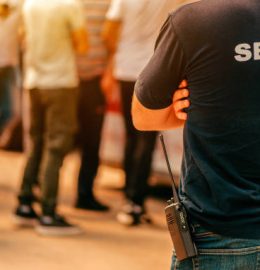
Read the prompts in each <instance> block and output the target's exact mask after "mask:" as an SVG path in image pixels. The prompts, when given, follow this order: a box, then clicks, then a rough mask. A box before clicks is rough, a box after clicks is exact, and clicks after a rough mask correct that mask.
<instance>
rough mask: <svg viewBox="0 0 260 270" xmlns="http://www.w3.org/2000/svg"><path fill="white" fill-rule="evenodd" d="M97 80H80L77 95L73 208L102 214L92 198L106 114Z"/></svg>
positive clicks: (102, 206)
mask: <svg viewBox="0 0 260 270" xmlns="http://www.w3.org/2000/svg"><path fill="white" fill-rule="evenodd" d="M100 81H101V78H100V77H96V78H94V79H92V80H89V81H81V83H80V94H79V110H78V117H79V139H80V147H81V149H80V150H81V165H80V170H79V176H78V197H77V202H76V207H78V208H82V209H89V210H97V211H105V210H107V209H108V207H107V206H105V205H103V204H101V203H100V202H98V201H97V200H96V199H95V196H94V190H93V189H94V179H95V177H96V175H97V170H98V166H99V147H100V141H101V131H102V125H103V120H104V113H105V105H106V104H105V98H104V95H103V93H102V90H101V88H100Z"/></svg>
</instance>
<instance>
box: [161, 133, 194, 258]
mask: <svg viewBox="0 0 260 270" xmlns="http://www.w3.org/2000/svg"><path fill="white" fill-rule="evenodd" d="M159 137H160V140H161V144H162V147H163V152H164V155H165V159H166V163H167V167H168V171H169V174H170V177H171V180H172V190H173V197H172V198H171V199H170V200H169V201H168V202H167V203H168V205H167V206H166V208H165V214H166V220H167V224H168V229H169V231H170V235H171V238H172V242H173V246H174V249H175V252H176V257H177V259H178V260H179V261H182V260H185V259H188V258H190V257H194V256H197V255H198V252H197V249H196V246H195V244H194V242H193V241H192V237H191V233H190V226H189V223H188V219H187V213H186V210H185V208H184V206H183V204H182V203H181V202H180V200H179V196H178V193H177V190H176V187H175V183H174V178H173V174H172V171H171V167H170V162H169V159H168V155H167V151H166V147H165V143H164V139H163V135H162V134H160V136H159Z"/></svg>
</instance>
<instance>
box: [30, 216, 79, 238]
mask: <svg viewBox="0 0 260 270" xmlns="http://www.w3.org/2000/svg"><path fill="white" fill-rule="evenodd" d="M39 222H40V223H39V225H38V226H36V228H35V230H36V232H38V233H39V234H41V235H45V236H66V235H78V234H81V233H83V230H82V229H80V228H79V227H77V226H75V225H72V224H70V223H68V222H67V221H66V220H65V218H63V217H62V216H60V215H57V214H54V215H52V216H41V217H40V218H39Z"/></svg>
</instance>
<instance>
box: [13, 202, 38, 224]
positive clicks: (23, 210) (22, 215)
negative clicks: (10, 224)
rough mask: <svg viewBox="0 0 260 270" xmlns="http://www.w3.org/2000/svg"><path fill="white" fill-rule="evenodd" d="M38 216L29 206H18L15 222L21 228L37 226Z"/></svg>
mask: <svg viewBox="0 0 260 270" xmlns="http://www.w3.org/2000/svg"><path fill="white" fill-rule="evenodd" d="M38 218H39V217H38V215H37V214H36V212H35V211H34V210H33V208H32V206H31V205H29V204H20V205H18V207H17V209H16V211H15V213H14V215H13V220H14V222H15V224H16V225H19V226H35V225H36V224H37V223H38Z"/></svg>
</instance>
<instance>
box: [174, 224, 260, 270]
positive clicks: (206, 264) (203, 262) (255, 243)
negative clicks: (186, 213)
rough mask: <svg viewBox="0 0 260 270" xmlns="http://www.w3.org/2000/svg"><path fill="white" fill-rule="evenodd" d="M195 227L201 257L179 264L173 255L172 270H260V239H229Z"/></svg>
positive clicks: (198, 226) (196, 241)
mask: <svg viewBox="0 0 260 270" xmlns="http://www.w3.org/2000/svg"><path fill="white" fill-rule="evenodd" d="M193 226H194V230H195V233H194V241H195V244H196V246H197V248H198V252H199V255H198V257H195V258H192V259H187V260H184V261H182V262H179V261H178V260H177V259H176V256H175V254H173V257H172V266H171V270H260V239H259V240H252V239H235V238H229V237H224V236H220V235H217V234H214V233H211V232H208V231H207V230H205V229H203V228H202V227H201V226H200V225H199V224H194V225H193ZM259 229H260V228H259Z"/></svg>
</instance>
